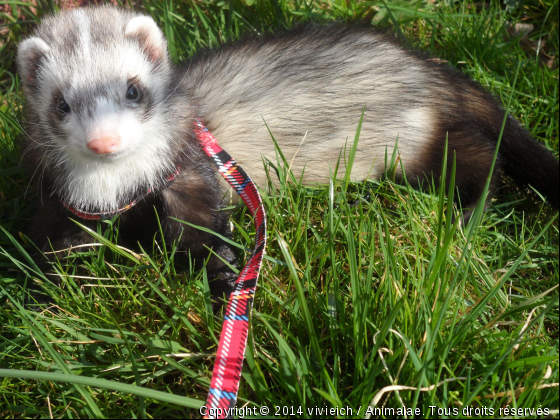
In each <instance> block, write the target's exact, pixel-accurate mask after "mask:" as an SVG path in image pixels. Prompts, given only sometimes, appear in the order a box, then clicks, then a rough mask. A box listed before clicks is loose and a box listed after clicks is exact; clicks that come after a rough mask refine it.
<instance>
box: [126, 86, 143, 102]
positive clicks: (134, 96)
mask: <svg viewBox="0 0 560 420" xmlns="http://www.w3.org/2000/svg"><path fill="white" fill-rule="evenodd" d="M126 99H128V100H129V101H135V102H136V101H138V100H139V99H140V89H138V87H137V86H136V85H130V86H129V87H128V90H127V91H126Z"/></svg>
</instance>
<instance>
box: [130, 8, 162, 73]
mask: <svg viewBox="0 0 560 420" xmlns="http://www.w3.org/2000/svg"><path fill="white" fill-rule="evenodd" d="M124 34H125V36H127V37H130V38H134V39H136V40H137V41H138V42H139V43H140V47H141V48H142V50H143V51H144V53H145V54H146V55H147V56H148V58H149V59H150V61H151V62H152V63H156V62H158V61H160V60H161V59H162V58H163V57H165V54H166V50H167V45H166V42H165V37H164V36H163V33H162V32H161V30H160V29H159V28H158V26H157V25H156V23H155V22H154V20H153V19H152V18H151V17H148V16H137V17H135V18H132V19H130V21H129V22H128V24H127V25H126V29H125V32H124Z"/></svg>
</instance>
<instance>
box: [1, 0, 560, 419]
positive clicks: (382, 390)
mask: <svg viewBox="0 0 560 420" xmlns="http://www.w3.org/2000/svg"><path fill="white" fill-rule="evenodd" d="M432 3H433V2H424V1H420V2H408V1H404V0H400V1H395V2H390V3H389V2H387V3H386V2H383V1H372V2H362V3H358V2H355V1H353V0H351V1H315V2H311V1H307V2H306V1H301V2H298V1H281V0H278V1H261V2H253V1H248V0H245V1H232V2H222V1H212V2H194V1H174V2H171V1H168V2H159V1H145V2H142V5H143V7H144V8H145V10H146V11H148V12H149V13H150V14H152V15H153V16H154V17H155V18H156V19H157V21H158V23H159V24H160V26H161V27H162V28H163V30H164V31H165V34H166V36H167V38H168V40H169V42H170V48H169V49H170V52H171V54H172V56H173V58H174V59H176V60H180V59H184V58H187V57H189V56H191V55H192V54H194V53H195V52H196V51H198V50H200V49H202V48H206V47H215V46H217V45H218V44H219V43H220V42H223V41H227V40H231V39H235V38H237V37H239V36H241V35H243V34H247V33H257V32H258V33H261V32H263V31H267V30H272V29H280V28H283V27H289V26H291V25H293V24H294V23H296V22H300V21H305V20H318V21H329V20H333V19H338V20H349V21H350V20H353V19H358V18H362V19H368V20H372V21H373V23H374V24H375V25H381V26H385V25H389V24H392V25H393V26H394V27H396V28H398V31H399V32H400V33H402V36H403V37H404V38H405V39H406V40H407V41H408V42H409V43H410V44H412V45H413V46H415V47H417V48H420V49H424V50H428V51H430V52H431V53H432V54H434V55H436V56H438V57H441V58H443V59H445V60H447V61H449V62H450V63H452V64H453V65H455V66H457V67H459V68H460V69H461V70H462V71H463V72H465V73H467V74H469V75H470V76H471V77H472V78H473V79H476V80H477V81H479V82H480V83H481V84H483V85H484V86H486V87H487V88H488V89H489V90H491V91H492V92H493V93H494V94H495V95H496V96H497V97H498V98H501V100H502V101H503V103H504V104H505V105H507V104H508V103H510V107H509V109H510V112H511V113H512V114H513V115H514V116H515V117H516V118H517V119H518V120H519V121H520V122H521V123H522V124H524V125H525V126H526V127H527V128H528V129H529V130H530V131H531V132H532V134H533V135H534V136H535V137H536V138H537V139H539V140H540V141H542V142H543V143H545V144H546V145H547V146H548V147H549V148H551V149H552V150H554V151H555V153H556V154H558V129H559V128H558V126H559V121H558V118H559V117H558V115H559V107H558V23H559V18H558V1H552V0H542V1H526V2H524V3H523V4H520V3H519V2H515V1H512V2H505V3H506V4H508V5H511V6H514V7H513V8H512V9H505V8H503V7H500V6H499V5H497V4H493V3H492V4H485V5H482V4H480V3H471V2H436V3H435V4H432ZM515 6H517V7H515ZM0 7H1V9H0V10H1V12H0V21H1V22H2V27H1V32H0V34H2V38H1V40H0V55H1V57H2V62H1V64H0V92H1V93H0V95H1V96H0V121H1V124H0V226H1V227H2V229H1V233H0V308H1V309H0V381H1V385H0V416H1V417H3V418H21V417H25V418H30V417H33V418H35V417H41V418H43V417H57V418H59V417H60V418H76V417H80V418H84V417H93V418H99V417H112V418H117V417H118V418H123V417H173V418H192V417H199V411H198V407H200V406H201V405H202V404H203V403H204V400H205V398H206V392H207V389H208V386H209V380H210V375H211V370H212V366H213V359H214V354H215V353H214V352H215V350H216V345H217V340H218V337H219V332H220V328H221V320H220V318H219V316H216V315H213V314H212V311H211V306H210V296H209V292H208V284H207V279H206V274H205V272H204V270H202V271H200V270H199V271H196V270H194V269H193V268H192V267H190V266H189V264H184V263H182V264H179V262H176V261H175V258H174V255H175V249H174V248H173V247H171V249H166V248H165V246H164V245H161V241H159V240H157V238H156V241H154V246H153V248H152V249H149V250H145V252H142V253H134V252H132V251H129V250H125V249H121V248H118V247H116V245H115V238H114V229H113V226H112V223H113V222H104V223H100V224H99V227H98V230H97V231H96V232H91V234H92V242H95V243H97V244H98V246H96V247H95V249H94V250H93V251H92V250H87V251H85V250H84V251H77V252H75V253H74V254H72V255H71V256H70V257H68V258H66V259H64V260H62V261H60V263H59V264H57V265H55V266H53V267H52V271H53V272H56V273H58V275H59V276H60V278H61V281H62V283H61V286H60V287H58V286H55V285H53V284H52V283H51V282H49V281H48V280H47V279H46V277H45V275H44V274H43V273H41V271H40V270H39V268H38V267H37V265H36V261H33V259H32V258H31V257H29V254H28V253H29V252H30V251H31V249H32V248H31V245H30V244H28V243H27V242H26V240H25V236H24V235H22V234H21V232H25V229H26V224H27V220H28V219H29V217H30V213H31V211H32V210H33V204H32V201H33V200H32V198H33V191H31V190H29V191H28V188H27V185H28V178H27V177H26V176H25V174H24V172H23V170H22V169H20V166H19V163H20V152H21V151H20V149H19V144H20V140H21V138H22V136H23V135H24V134H23V131H22V129H21V127H20V121H21V120H22V118H23V117H22V103H23V99H22V95H21V89H20V84H19V80H18V78H17V76H16V69H15V65H14V55H15V51H16V45H17V42H18V41H19V40H20V39H21V38H22V37H23V36H25V34H26V33H28V32H29V31H30V30H31V29H32V27H33V25H34V24H35V23H36V22H37V21H38V20H40V17H41V16H42V15H43V14H44V13H46V12H47V11H48V10H49V8H51V7H54V6H53V4H52V2H47V1H42V2H39V6H37V7H34V8H32V7H31V6H30V5H29V4H26V3H22V2H16V1H3V2H0ZM515 23H531V24H533V25H534V27H535V30H534V31H533V32H532V33H531V34H530V36H529V37H530V39H532V40H539V39H540V40H541V41H542V40H544V41H546V44H544V49H542V50H541V51H540V53H539V54H538V55H537V54H536V51H535V50H534V49H533V50H531V49H527V47H526V46H525V47H523V42H520V37H519V36H518V37H508V36H506V32H507V31H506V29H507V27H508V25H513V24H515ZM541 46H542V43H541ZM543 55H544V56H545V57H547V56H548V57H552V60H551V63H552V66H551V68H549V67H548V66H547V65H543V60H542V59H541V57H543ZM544 64H546V63H544ZM516 77H517V79H516ZM514 80H516V81H515V82H514ZM359 121H360V116H359V115H356V127H358V123H359ZM388 161H391V157H390V156H389V157H388ZM446 164H449V165H452V164H453V163H452V162H446ZM274 165H275V166H276V167H277V169H278V171H279V173H280V179H281V180H285V179H289V173H288V169H287V168H288V165H284V164H283V162H282V159H281V157H279V159H278V162H274ZM293 175H294V177H295V178H297V177H298V176H299V174H293ZM272 176H276V175H275V174H274V171H271V177H272ZM341 178H342V181H332V182H331V183H330V185H329V186H327V187H325V188H305V187H302V186H299V185H294V183H289V182H288V183H287V182H280V183H279V184H278V183H277V184H276V186H273V185H272V183H271V184H270V185H269V186H268V189H266V190H264V191H263V192H264V200H265V204H266V209H267V215H268V223H269V238H270V240H269V246H268V249H267V256H266V259H265V262H264V268H263V271H262V275H261V278H260V280H259V287H258V290H257V295H256V299H255V310H254V312H253V317H252V320H251V330H250V335H249V341H248V350H247V355H246V361H245V367H244V371H243V377H242V381H241V389H240V392H239V401H238V407H242V406H244V405H246V407H247V408H252V407H257V408H261V407H264V406H266V407H268V408H269V409H270V414H279V415H280V416H281V417H293V416H290V414H294V415H296V416H297V417H313V416H314V415H319V414H320V412H319V411H317V410H321V409H323V408H325V407H328V408H335V407H339V411H338V413H336V412H335V414H333V415H329V416H328V417H339V418H345V417H348V418H350V417H354V416H359V417H369V416H372V417H391V416H392V414H393V415H396V414H399V413H397V412H391V411H381V410H382V409H384V410H387V409H388V408H392V409H397V408H401V409H402V407H407V408H408V409H409V410H412V411H409V412H408V413H405V415H403V416H402V417H412V415H413V414H416V417H425V418H428V417H432V416H437V417H464V416H471V417H495V416H501V417H504V416H510V417H514V416H515V417H530V418H536V417H543V416H544V415H543V412H542V411H540V412H538V411H537V409H538V408H540V409H541V410H544V409H546V410H548V412H549V413H552V415H556V416H557V415H558V408H559V402H558V399H559V397H558V383H559V382H560V381H559V371H558V368H559V366H558V280H559V279H558V264H559V262H558V213H557V212H556V211H553V210H552V209H550V208H549V207H547V206H546V205H545V204H543V202H542V200H540V199H539V198H538V196H537V195H535V194H525V192H524V191H518V190H517V189H516V188H515V186H513V185H511V183H508V182H506V184H505V186H504V188H503V189H502V190H501V192H500V194H499V195H498V197H497V198H496V199H494V200H493V201H492V206H491V207H490V208H489V209H488V210H487V211H486V212H485V213H484V214H482V213H480V214H479V215H478V216H477V215H475V216H474V217H473V219H474V223H472V224H471V225H469V227H468V228H464V227H462V226H460V225H458V224H457V223H453V220H458V219H457V218H454V217H453V216H456V210H455V209H453V207H452V206H448V205H447V199H446V197H445V193H446V191H443V190H441V189H439V190H438V189H434V191H433V193H432V194H426V193H420V192H418V191H415V190H412V189H411V188H409V187H408V186H407V185H397V184H394V183H392V182H391V181H390V180H385V181H377V182H373V181H368V182H364V183H351V182H347V177H344V176H341ZM263 187H264V186H263ZM232 222H233V224H234V227H235V231H234V235H235V242H236V243H237V244H238V246H239V252H240V255H241V253H242V250H243V249H250V248H251V247H252V245H253V241H252V238H253V236H254V230H253V229H252V222H251V219H250V217H249V216H248V212H247V211H246V210H245V209H243V208H241V209H239V210H237V211H236V212H235V213H234V215H233V217H232ZM30 284H34V285H35V286H34V287H38V286H37V285H41V286H40V287H42V289H43V290H44V293H46V294H47V295H48V296H49V297H50V300H51V302H52V303H50V304H48V305H43V306H39V307H37V306H35V307H34V305H25V306H24V305H23V302H24V301H25V302H28V301H29V300H30V299H31V300H32V297H29V296H28V292H27V290H28V286H29V285H30ZM390 386H392V388H388V387H390ZM368 407H369V410H368ZM342 408H350V409H351V410H352V412H350V410H348V409H346V410H342ZM375 409H377V411H375ZM506 409H507V410H510V409H515V410H516V411H515V413H513V412H511V411H505V410H506ZM415 410H417V411H415ZM500 410H501V411H500ZM517 410H522V411H517ZM523 410H525V411H523ZM257 412H258V411H257Z"/></svg>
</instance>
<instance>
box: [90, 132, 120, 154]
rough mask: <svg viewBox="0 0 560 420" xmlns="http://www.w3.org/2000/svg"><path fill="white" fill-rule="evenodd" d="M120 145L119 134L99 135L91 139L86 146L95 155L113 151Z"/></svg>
mask: <svg viewBox="0 0 560 420" xmlns="http://www.w3.org/2000/svg"><path fill="white" fill-rule="evenodd" d="M120 145H121V138H120V137H119V136H101V137H96V138H94V139H91V140H90V141H89V142H88V144H87V146H88V147H89V148H90V149H91V150H92V151H93V153H95V154H97V155H106V154H108V153H113V152H114V151H116V150H117V149H118V148H119V146H120Z"/></svg>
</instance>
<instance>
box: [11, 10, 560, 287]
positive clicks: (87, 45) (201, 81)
mask: <svg viewBox="0 0 560 420" xmlns="http://www.w3.org/2000/svg"><path fill="white" fill-rule="evenodd" d="M17 61H18V67H19V72H20V75H21V79H22V82H23V86H24V91H25V94H26V97H27V108H26V109H27V119H28V121H30V124H29V125H28V127H27V129H28V132H29V135H30V137H31V139H32V140H31V141H30V142H29V144H28V147H27V151H26V154H25V159H26V162H27V164H28V166H29V168H30V169H31V172H32V174H34V176H33V180H34V182H36V183H37V184H38V191H40V194H41V197H40V198H41V200H40V206H39V208H38V210H37V215H36V217H35V220H34V222H33V226H32V235H31V237H32V239H33V240H34V241H35V243H36V244H37V245H38V246H39V247H40V249H41V250H43V251H47V250H50V247H51V245H52V247H54V248H55V249H62V248H67V247H69V246H72V245H78V244H81V243H84V242H86V241H88V238H87V237H86V236H85V234H84V232H83V230H82V229H80V228H79V227H78V226H76V224H75V223H73V222H72V221H71V220H70V219H71V218H75V217H76V215H75V214H73V213H71V212H70V211H69V210H68V208H67V207H68V206H70V207H73V208H75V209H78V210H79V211H86V212H110V211H113V210H115V209H118V208H121V207H124V206H127V205H128V204H129V203H131V202H134V201H136V200H138V199H139V198H142V199H141V200H140V202H139V203H138V204H136V205H135V206H134V207H132V208H131V209H130V210H128V211H127V212H125V213H123V214H122V216H121V219H120V232H121V233H122V234H121V237H122V238H123V240H124V241H126V240H128V241H129V242H131V243H136V242H137V240H142V239H145V240H147V241H150V240H152V239H153V235H154V234H155V232H157V231H158V226H159V224H158V221H159V223H160V224H161V226H162V228H163V230H164V235H165V238H166V240H167V241H168V242H169V243H172V242H174V241H178V244H179V248H180V249H181V250H182V251H188V252H190V253H191V254H192V256H194V258H195V259H197V260H198V261H202V260H204V259H205V258H206V257H207V255H208V251H207V249H206V247H210V248H213V249H214V251H215V252H216V253H217V254H218V255H219V256H220V257H221V258H222V259H223V260H226V261H233V260H234V257H233V253H232V252H231V250H230V249H229V248H228V247H227V245H226V243H225V242H224V241H223V240H221V239H219V238H218V237H217V236H215V235H210V234H207V233H205V232H203V231H201V230H198V229H195V228H191V227H190V226H188V225H184V224H180V223H178V222H176V221H175V220H173V219H172V218H177V219H181V220H184V221H187V222H189V223H191V224H194V225H198V226H202V227H205V228H208V229H210V230H213V231H215V232H217V233H219V234H221V235H222V236H224V237H228V236H229V229H228V215H227V213H226V212H224V211H218V210H220V208H221V206H222V201H221V200H222V197H223V190H222V187H221V184H220V182H219V181H218V180H217V174H216V172H215V170H214V168H213V165H212V163H211V162H210V161H209V159H208V158H207V157H206V155H205V154H204V153H203V151H202V150H201V147H200V145H199V143H198V141H197V139H196V137H195V135H194V134H193V121H194V120H195V119H196V118H200V120H201V121H202V122H203V123H204V124H205V125H206V126H207V127H208V128H209V130H210V131H211V132H212V133H213V134H214V136H215V137H216V138H217V140H218V141H219V142H220V144H221V146H222V147H223V148H224V149H225V150H227V151H228V152H229V153H230V154H231V155H232V156H233V157H234V158H235V159H236V160H237V161H238V162H239V163H240V164H241V165H242V166H243V167H244V169H245V170H246V171H247V173H249V174H250V176H251V177H252V178H253V179H254V180H255V181H256V183H257V184H260V185H261V186H264V185H265V172H264V168H263V166H262V157H263V156H264V157H266V158H268V159H270V160H272V161H274V160H275V158H276V152H275V148H274V142H273V141H272V140H271V137H270V133H269V128H270V130H271V131H272V133H273V135H274V138H275V139H276V141H277V142H278V144H279V146H280V148H281V150H282V151H283V153H284V155H285V156H288V157H292V156H295V158H294V159H293V163H292V167H291V168H292V170H293V171H294V173H296V174H298V175H299V174H300V173H302V172H303V169H304V168H305V171H304V173H305V176H304V178H303V182H305V183H308V184H312V183H317V182H319V183H320V182H326V181H327V179H328V176H329V173H330V168H333V167H334V166H335V165H336V163H337V161H338V160H339V157H340V156H341V150H344V147H345V143H346V139H348V138H350V139H352V138H354V134H355V131H356V126H357V122H358V119H359V117H360V115H361V112H362V109H363V108H364V106H365V116H364V121H363V125H362V130H361V135H360V140H359V144H358V147H357V153H356V157H355V161H354V165H353V170H352V179H353V180H363V179H365V178H366V177H380V176H382V175H383V174H384V171H385V156H386V154H387V155H388V156H391V155H392V153H393V148H394V147H395V141H396V139H397V138H398V154H399V158H400V162H402V166H403V167H404V168H405V170H406V174H407V180H408V181H409V182H410V183H411V184H412V185H413V186H420V184H421V183H422V182H423V181H424V180H425V179H426V177H432V176H433V177H434V179H438V177H439V175H440V168H441V163H442V161H443V157H444V149H445V142H446V139H448V156H447V158H448V162H452V161H453V159H454V156H455V158H456V187H457V189H458V192H459V196H460V202H461V203H462V205H463V208H464V210H465V214H466V215H468V212H469V211H470V210H469V209H472V208H474V206H475V205H476V203H477V202H478V201H479V199H480V198H481V195H482V193H483V190H484V187H485V183H486V179H487V177H488V174H489V171H490V167H491V164H492V160H493V155H494V151H495V148H496V145H497V141H498V137H499V135H500V131H501V127H502V121H503V120H504V115H505V113H504V110H503V109H502V108H501V107H500V105H499V104H498V103H497V102H496V100H495V99H494V98H493V97H492V95H491V94H489V93H488V92H486V91H485V90H484V89H483V88H482V87H481V86H480V85H478V84H477V83H475V82H473V81H471V80H470V79H469V78H468V77H466V76H464V75H463V74H461V73H460V72H458V71H457V70H455V69H453V68H452V67H450V66H448V65H445V64H442V63H440V62H439V61H438V60H435V59H433V58H431V57H429V56H427V55H425V54H422V53H419V52H416V51H412V50H410V49H408V48H405V47H403V46H402V45H400V44H399V42H397V40H396V39H395V38H393V37H391V36H389V35H387V34H380V33H378V32H376V31H374V30H373V29H371V28H365V27H356V26H342V25H328V26H320V25H307V26H301V27H299V28H296V29H294V30H291V31H287V32H284V33H280V34H274V35H270V36H264V37H258V38H247V39H245V40H242V41H239V42H237V43H233V44H229V45H225V46H223V47H221V48H219V49H217V50H213V51H207V52H203V53H201V54H199V55H197V56H196V57H194V58H193V59H192V60H191V61H190V62H189V63H186V64H185V65H184V67H176V66H174V65H172V64H171V62H170V60H169V56H168V53H167V44H166V40H165V38H164V36H163V34H162V32H161V30H160V29H159V28H158V26H157V25H156V23H155V22H154V21H153V20H152V19H151V18H150V17H147V16H143V15H139V14H136V13H133V12H130V11H125V10H121V9H117V8H113V7H97V8H86V9H73V10H70V11H66V12H63V13H60V14H58V15H56V16H50V17H47V18H45V19H44V20H43V22H42V23H41V24H40V25H39V26H38V28H37V29H36V30H35V32H34V33H33V35H32V36H31V37H29V38H27V39H26V40H24V41H23V42H22V43H21V44H20V46H19V50H18V60H17ZM265 123H266V124H265ZM304 136H305V142H303V144H302V143H301V140H302V138H303V137H304ZM344 161H345V160H344V159H341V165H342V168H340V169H339V173H344V169H345V168H344ZM449 166H450V167H451V165H449ZM177 169H180V174H179V175H178V176H177V178H176V179H175V180H174V182H172V183H170V184H169V183H168V182H166V178H167V177H168V176H169V175H170V174H171V173H174V171H176V170H177ZM400 171H401V169H400V167H399V169H398V171H397V173H396V177H397V180H400V179H401V178H402V176H403V175H402V173H401V172H400ZM502 171H503V172H505V173H506V174H507V175H509V176H511V177H512V178H513V179H514V180H515V181H516V182H517V183H518V184H519V185H521V186H527V185H531V186H532V187H534V188H535V189H537V190H538V191H539V192H540V193H541V194H542V195H543V196H545V197H546V199H547V200H548V201H549V202H550V203H551V204H552V205H553V206H554V207H556V208H558V191H559V189H560V188H559V164H558V160H557V159H556V158H555V157H554V156H553V155H552V154H551V153H550V152H549V151H548V150H547V149H546V148H545V147H544V146H542V145H541V144H539V143H538V142H537V141H535V140H534V139H533V138H532V137H531V136H530V135H529V133H528V132H527V131H526V130H525V129H523V128H522V127H521V126H520V125H519V123H518V122H517V121H515V120H514V119H513V118H511V117H507V119H506V124H505V129H504V132H503V138H502V143H501V147H500V150H499V157H498V160H497V162H496V168H495V171H494V174H493V177H492V182H491V189H490V193H491V194H492V193H493V192H494V191H495V190H496V188H497V186H498V184H499V179H500V173H501V172H502ZM447 179H449V177H447ZM147 191H151V193H150V194H148V195H146V196H145V197H144V195H145V193H146V192H147ZM65 204H66V205H65ZM154 208H155V211H154ZM156 212H157V218H156V216H155V215H156ZM84 223H86V225H90V226H93V225H92V224H93V223H95V222H92V221H85V222H84ZM207 268H208V270H209V271H210V274H211V276H212V277H214V278H217V279H219V280H221V281H217V282H213V286H212V287H213V292H214V293H218V294H219V293H226V294H227V293H229V287H230V285H231V282H232V281H233V280H234V279H235V275H234V274H233V273H232V272H231V270H230V269H229V268H228V267H227V265H226V264H224V263H223V262H222V261H221V260H220V258H216V257H215V256H212V257H211V258H210V262H209V263H208V265H207Z"/></svg>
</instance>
